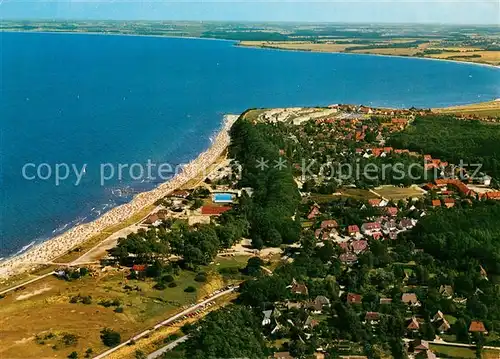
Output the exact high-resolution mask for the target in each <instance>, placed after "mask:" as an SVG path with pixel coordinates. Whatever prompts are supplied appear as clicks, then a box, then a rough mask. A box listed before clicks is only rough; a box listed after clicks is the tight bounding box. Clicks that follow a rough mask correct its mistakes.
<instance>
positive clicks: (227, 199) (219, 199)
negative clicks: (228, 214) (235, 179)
mask: <svg viewBox="0 0 500 359" xmlns="http://www.w3.org/2000/svg"><path fill="white" fill-rule="evenodd" d="M233 199H234V194H232V193H215V194H214V195H213V201H214V202H215V203H232V202H233Z"/></svg>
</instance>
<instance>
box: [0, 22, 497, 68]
mask: <svg viewBox="0 0 500 359" xmlns="http://www.w3.org/2000/svg"><path fill="white" fill-rule="evenodd" d="M0 32H5V33H23V34H70V35H102V36H130V37H152V38H166V39H189V40H209V41H224V42H230V43H233V44H234V46H235V47H240V48H249V49H261V50H275V51H290V52H305V53H315V54H343V55H365V56H381V57H397V58H406V59H416V60H431V61H441V62H443V61H446V62H451V63H456V64H465V65H476V66H484V67H489V68H494V69H497V70H498V69H500V65H491V64H485V63H480V62H472V61H458V60H450V59H438V58H431V57H418V56H402V55H387V54H368V53H357V52H356V53H354V52H342V51H316V50H301V49H282V48H279V47H271V46H259V45H242V44H241V42H242V40H230V39H219V38H211V37H196V36H172V35H142V34H125V33H108V32H83V31H25V30H19V31H12V30H7V31H4V30H2V31H0ZM249 41H252V40H249Z"/></svg>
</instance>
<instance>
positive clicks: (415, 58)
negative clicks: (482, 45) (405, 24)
mask: <svg viewBox="0 0 500 359" xmlns="http://www.w3.org/2000/svg"><path fill="white" fill-rule="evenodd" d="M245 41H247V40H245ZM234 46H236V47H241V48H248V49H261V50H275V51H289V52H306V53H308V52H309V53H312V54H341V55H362V56H380V57H393V58H394V57H396V58H403V59H414V60H430V61H440V62H451V63H455V64H462V65H476V66H484V67H488V68H493V69H497V70H499V69H500V65H491V64H485V63H481V62H472V61H458V60H449V59H437V58H433V57H423V56H422V57H420V56H403V55H387V54H370V53H361V52H342V51H316V50H300V49H282V48H279V47H272V46H259V45H242V44H241V41H237V44H235V45H234Z"/></svg>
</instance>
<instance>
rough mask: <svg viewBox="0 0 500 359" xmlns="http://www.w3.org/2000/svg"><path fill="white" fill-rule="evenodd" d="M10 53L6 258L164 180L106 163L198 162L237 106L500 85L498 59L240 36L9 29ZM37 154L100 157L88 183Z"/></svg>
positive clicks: (426, 94)
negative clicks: (312, 46)
mask: <svg viewBox="0 0 500 359" xmlns="http://www.w3.org/2000/svg"><path fill="white" fill-rule="evenodd" d="M0 54H1V70H2V71H1V81H0V84H1V85H0V87H1V88H0V90H1V92H0V96H1V97H0V128H1V135H0V151H1V152H0V161H1V162H0V188H1V192H0V193H1V214H0V219H1V220H0V238H1V248H0V257H2V256H6V255H10V254H13V253H15V252H17V251H19V250H20V249H22V248H23V247H24V248H25V249H26V247H27V246H29V245H30V244H32V243H34V241H39V240H43V239H45V238H49V237H51V236H53V235H55V234H56V233H59V232H61V231H64V230H65V229H67V228H69V227H70V226H72V225H74V224H75V223H79V222H82V221H88V220H90V219H92V218H95V217H96V216H98V215H99V214H101V213H103V211H105V210H107V209H109V208H111V207H112V206H116V205H117V204H119V203H121V202H124V201H128V200H129V199H130V197H131V196H132V195H133V194H134V193H137V192H138V191H142V190H147V189H150V188H152V187H153V186H156V185H157V184H158V182H160V181H159V180H145V179H144V178H142V179H134V178H137V173H136V175H135V176H130V174H127V172H126V171H125V173H124V175H123V176H122V177H121V178H118V176H115V177H113V179H110V180H108V181H106V182H105V183H104V185H101V183H100V172H101V170H100V168H101V164H106V163H110V164H113V165H114V166H117V165H118V164H133V163H139V164H142V165H145V164H146V162H147V160H151V161H152V162H154V163H158V162H168V163H169V164H172V165H176V164H178V163H182V162H186V161H189V160H190V159H192V158H194V157H195V156H196V155H197V154H198V153H199V152H200V151H202V150H204V149H206V148H207V147H208V146H209V144H210V141H209V138H210V136H211V135H212V134H214V132H215V131H216V130H217V129H218V128H219V126H220V123H221V120H222V116H223V114H225V113H239V112H242V111H244V110H245V109H247V108H251V107H283V106H308V105H328V104H331V103H364V104H367V105H375V106H391V107H410V106H416V107H438V106H445V105H457V104H464V103H470V102H477V101H486V100H491V99H494V98H498V97H500V95H499V92H500V71H499V70H498V69H493V68H488V67H482V66H473V65H467V64H457V63H451V62H440V61H427V60H421V59H410V58H392V57H376V56H365V55H349V54H316V53H306V52H284V51H274V50H263V49H250V48H239V47H236V46H234V43H233V42H228V41H213V40H194V39H174V38H155V37H132V36H99V35H83V34H82V35H76V34H36V33H0ZM28 163H32V164H34V165H39V164H41V163H46V164H47V165H48V166H50V168H51V169H52V170H54V168H55V166H56V165H58V164H61V163H67V164H72V165H74V166H75V168H76V169H80V170H81V168H82V166H83V165H85V164H86V171H85V172H84V173H83V172H81V173H83V175H82V178H81V181H80V183H79V184H78V185H75V180H76V178H75V175H69V176H68V179H67V180H66V181H62V182H61V183H59V184H58V185H56V183H55V182H54V181H53V180H52V179H50V180H41V179H38V180H27V179H24V178H23V176H22V168H23V166H24V165H25V164H28ZM33 170H34V168H28V171H27V172H28V173H27V175H28V176H29V177H31V176H33V175H34V172H33ZM44 170H45V171H47V170H48V169H47V168H42V172H41V174H42V175H44V176H45V175H46V173H45V172H43V171H44ZM132 177H133V178H132Z"/></svg>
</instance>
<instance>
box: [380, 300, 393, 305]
mask: <svg viewBox="0 0 500 359" xmlns="http://www.w3.org/2000/svg"><path fill="white" fill-rule="evenodd" d="M379 304H381V305H386V304H392V298H380V300H379Z"/></svg>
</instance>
